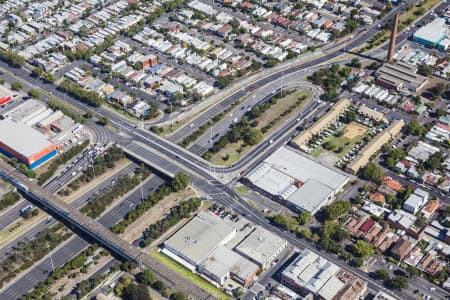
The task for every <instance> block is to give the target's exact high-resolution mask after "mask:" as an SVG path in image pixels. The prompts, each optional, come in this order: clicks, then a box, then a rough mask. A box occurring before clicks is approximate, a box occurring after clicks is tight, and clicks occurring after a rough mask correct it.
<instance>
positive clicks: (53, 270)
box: [47, 243, 55, 272]
mask: <svg viewBox="0 0 450 300" xmlns="http://www.w3.org/2000/svg"><path fill="white" fill-rule="evenodd" d="M47 249H48V255H49V257H50V263H51V265H52V272H55V265H54V264H53V258H52V252H51V251H50V246H49V245H48V243H47Z"/></svg>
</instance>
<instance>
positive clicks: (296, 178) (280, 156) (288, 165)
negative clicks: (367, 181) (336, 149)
mask: <svg viewBox="0 0 450 300" xmlns="http://www.w3.org/2000/svg"><path fill="white" fill-rule="evenodd" d="M245 180H246V182H247V183H248V184H250V185H251V186H252V187H254V188H256V189H257V190H258V191H260V192H262V193H263V194H266V195H267V196H269V197H271V198H275V200H278V201H280V202H283V203H285V204H286V205H287V206H289V207H291V208H293V209H294V210H296V211H307V212H310V213H311V214H315V213H317V212H318V211H319V210H320V208H321V207H322V206H324V205H327V204H330V203H331V201H332V200H333V199H334V197H335V195H336V194H337V193H339V192H340V191H342V189H343V188H344V186H345V184H347V182H348V181H349V176H347V175H345V174H342V173H341V172H339V171H337V170H333V169H331V168H328V167H326V166H324V165H322V164H320V163H318V162H316V161H314V160H312V159H310V158H307V157H305V156H303V155H301V154H299V153H297V152H295V151H294V150H290V149H287V148H285V147H281V148H280V149H278V150H277V151H275V152H274V153H273V154H272V155H271V156H269V157H268V158H267V159H266V160H264V161H263V162H262V163H261V164H259V165H258V166H257V167H256V168H254V169H253V170H252V171H250V172H249V173H248V175H247V176H246V177H245Z"/></svg>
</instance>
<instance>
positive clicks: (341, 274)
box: [281, 249, 367, 300]
mask: <svg viewBox="0 0 450 300" xmlns="http://www.w3.org/2000/svg"><path fill="white" fill-rule="evenodd" d="M281 283H282V284H283V285H285V286H287V287H289V288H290V289H292V290H294V291H295V292H297V293H299V294H301V295H302V296H306V295H310V294H312V295H313V296H314V297H315V298H317V299H325V300H337V299H360V297H362V296H364V294H365V293H366V292H367V282H366V281H364V280H362V279H361V278H359V277H356V276H354V275H353V274H350V273H348V272H346V271H345V270H342V269H341V268H340V267H338V266H337V265H335V264H334V263H332V262H330V261H329V260H327V259H325V258H323V257H321V256H319V255H317V254H315V253H314V252H312V251H310V250H308V249H305V250H303V251H302V252H301V253H300V254H299V256H298V257H297V258H296V259H294V261H293V262H292V263H291V264H289V265H288V266H287V267H286V268H285V269H284V270H283V271H282V272H281Z"/></svg>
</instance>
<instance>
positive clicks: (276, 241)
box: [236, 227, 287, 270]
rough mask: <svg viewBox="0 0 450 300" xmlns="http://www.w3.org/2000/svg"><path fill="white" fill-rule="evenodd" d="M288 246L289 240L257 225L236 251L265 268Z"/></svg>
mask: <svg viewBox="0 0 450 300" xmlns="http://www.w3.org/2000/svg"><path fill="white" fill-rule="evenodd" d="M286 246H287V241H286V240H284V239H282V238H280V237H279V236H277V235H275V234H273V233H271V232H269V231H267V230H265V229H263V228H261V227H257V228H256V229H255V230H254V231H253V232H252V233H251V234H250V235H249V236H248V237H247V238H246V239H245V240H243V241H242V242H241V243H240V244H239V245H238V246H237V247H236V251H237V252H238V253H240V254H242V255H243V256H245V257H247V258H248V259H250V260H252V261H253V262H255V263H256V264H258V265H259V266H260V267H261V269H263V270H265V269H267V268H269V267H270V264H271V263H272V262H273V261H274V260H275V258H276V257H277V256H278V255H279V254H280V253H281V252H282V251H283V249H284V248H286Z"/></svg>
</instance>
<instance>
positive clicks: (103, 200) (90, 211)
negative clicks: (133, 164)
mask: <svg viewBox="0 0 450 300" xmlns="http://www.w3.org/2000/svg"><path fill="white" fill-rule="evenodd" d="M149 175H150V171H149V170H148V169H147V168H146V167H144V166H141V167H140V168H138V169H137V170H136V171H135V173H134V175H132V176H128V175H125V176H122V177H120V178H119V179H117V181H116V183H115V184H114V185H112V186H109V187H107V188H106V189H104V190H103V191H100V192H99V193H97V194H96V195H95V196H93V199H91V200H90V201H89V203H88V204H86V205H85V206H83V207H82V208H81V209H80V211H81V212H82V213H85V214H87V215H88V216H89V217H91V218H97V217H98V216H100V215H101V214H102V213H103V212H104V211H105V209H106V207H108V206H109V205H110V204H111V203H112V202H113V201H114V200H115V199H117V198H120V197H122V196H123V195H125V194H126V193H127V192H129V191H131V190H132V189H133V188H135V187H136V186H137V185H138V184H139V183H140V182H141V181H142V180H144V179H145V178H147V177H148V176H149Z"/></svg>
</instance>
